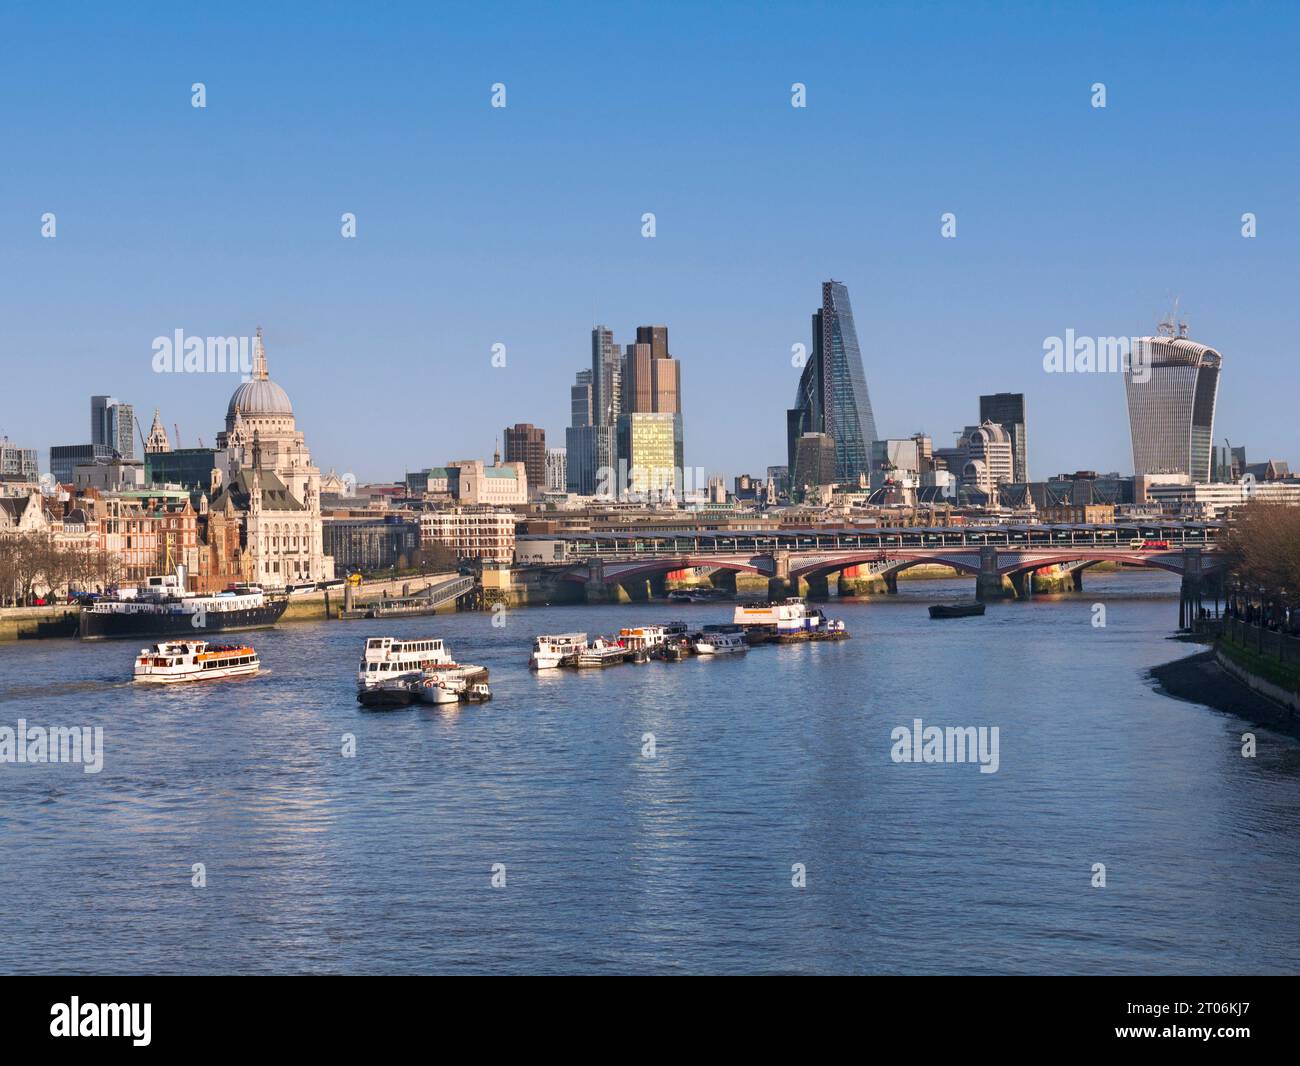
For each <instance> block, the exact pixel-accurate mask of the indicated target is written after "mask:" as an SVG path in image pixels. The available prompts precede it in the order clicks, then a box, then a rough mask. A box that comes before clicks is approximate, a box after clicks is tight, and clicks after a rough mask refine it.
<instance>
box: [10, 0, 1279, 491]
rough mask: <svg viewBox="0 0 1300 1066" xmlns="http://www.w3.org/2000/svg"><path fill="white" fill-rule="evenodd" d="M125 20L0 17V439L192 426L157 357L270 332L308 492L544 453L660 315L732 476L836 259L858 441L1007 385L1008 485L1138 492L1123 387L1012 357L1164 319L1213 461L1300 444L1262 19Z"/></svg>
mask: <svg viewBox="0 0 1300 1066" xmlns="http://www.w3.org/2000/svg"><path fill="white" fill-rule="evenodd" d="M118 7H119V8H120V10H110V9H109V6H108V5H91V4H84V5H80V4H78V5H55V4H48V3H17V4H15V3H9V4H7V5H6V6H5V8H4V9H3V12H2V13H0V99H2V100H3V106H0V371H2V376H0V433H3V434H7V435H8V436H9V437H10V438H12V439H14V440H16V441H18V442H20V443H23V444H25V445H27V446H31V447H37V448H39V449H41V451H42V455H41V461H42V464H44V463H45V461H46V458H47V454H46V449H48V447H49V446H50V445H51V444H60V443H77V442H80V441H83V440H85V439H87V438H88V435H89V424H88V423H89V397H90V395H91V394H92V393H95V392H105V393H112V394H114V395H117V396H119V397H121V398H122V399H125V400H127V401H129V402H132V403H134V404H135V405H136V407H137V410H138V411H139V412H140V413H141V416H142V417H143V418H144V419H145V420H146V422H147V420H148V419H149V417H150V416H151V415H152V410H153V408H154V407H160V408H161V409H162V413H163V417H164V420H165V421H166V423H167V425H168V427H169V432H170V427H171V425H172V423H173V422H177V423H179V424H180V429H181V437H182V443H184V444H186V445H190V446H192V445H193V444H195V443H196V441H197V438H198V437H200V436H201V437H202V438H203V440H204V441H205V443H208V444H211V443H212V440H213V438H214V436H215V434H216V432H217V431H218V430H219V429H220V428H221V426H222V420H223V418H224V414H225V407H226V401H227V399H228V397H229V394H230V392H231V391H232V389H233V388H234V384H235V382H234V381H233V380H226V379H224V378H217V377H214V376H211V375H183V374H182V375H172V376H169V377H163V376H159V375H156V374H154V373H153V371H152V368H151V363H150V360H151V356H152V351H151V342H152V339H153V338H154V337H156V336H158V335H163V334H167V335H170V334H171V333H172V332H173V331H174V330H176V329H183V330H184V331H185V332H186V333H187V334H192V335H198V336H206V335H230V334H250V333H251V332H252V330H253V328H254V327H255V326H256V325H259V324H260V325H262V326H263V327H264V328H265V331H266V340H267V349H268V356H269V360H270V366H271V373H272V376H273V377H274V378H275V379H276V380H277V381H279V382H280V383H281V384H282V385H283V386H284V387H285V388H286V389H287V390H288V392H289V394H290V396H291V397H292V398H293V401H294V405H295V409H296V412H297V414H298V419H299V428H301V429H303V430H304V431H305V432H306V433H307V439H308V443H309V444H310V446H311V449H312V452H313V456H314V458H315V459H316V461H317V463H318V464H319V465H320V466H321V467H322V469H328V468H331V467H333V468H336V469H337V470H339V471H340V472H344V471H352V472H354V473H355V474H356V475H357V476H358V477H359V478H361V479H362V480H369V479H376V480H392V479H396V478H398V477H400V476H401V474H402V472H403V471H404V470H405V469H408V468H409V469H415V468H418V467H421V466H427V465H432V464H437V463H441V462H443V461H446V460H448V459H452V458H461V457H468V456H486V455H488V454H490V452H491V450H492V447H493V442H494V439H495V438H497V437H498V436H499V435H500V433H501V429H502V427H503V426H505V425H507V424H512V423H514V422H517V421H519V422H524V421H527V422H533V423H535V424H538V425H541V426H543V427H544V428H545V429H546V431H547V437H548V442H550V443H552V444H553V445H554V444H561V445H562V444H563V436H564V426H565V425H566V423H567V421H568V386H569V384H570V383H571V381H572V378H573V373H574V371H575V370H577V369H578V368H580V367H581V366H583V365H586V364H587V363H588V362H589V358H590V330H591V326H592V325H593V324H594V323H595V322H602V323H605V324H608V325H609V326H611V327H612V328H613V329H614V330H615V333H616V336H617V337H618V339H619V340H620V341H623V342H625V341H628V340H630V339H632V334H633V331H634V328H635V327H636V326H637V325H638V324H647V323H666V324H667V325H668V327H669V336H670V346H671V349H672V352H673V354H674V355H675V356H677V357H678V358H679V359H680V360H681V362H682V366H683V372H682V377H683V393H684V411H685V425H686V460H687V462H688V464H690V465H693V466H694V465H700V466H703V467H705V468H706V470H707V471H708V472H709V473H713V472H722V473H726V474H728V475H733V474H736V473H739V472H741V471H750V472H753V473H762V471H763V469H764V468H765V467H766V466H767V465H768V464H771V463H782V462H784V461H785V441H784V410H785V408H786V407H787V406H788V404H789V403H790V402H791V399H792V397H793V393H794V388H795V383H796V380H797V376H798V370H797V369H796V368H794V367H792V366H791V364H790V348H791V345H792V344H794V343H796V342H803V343H807V342H808V339H809V338H808V329H809V314H810V313H811V312H812V310H813V309H814V308H815V307H816V305H817V302H818V300H819V298H820V282H821V281H822V280H824V279H826V278H830V277H834V278H837V279H839V280H842V281H844V282H845V283H846V284H847V285H848V286H849V291H850V293H851V296H852V300H853V306H854V310H855V313H856V317H857V324H858V332H859V339H860V341H861V344H862V349H863V353H864V359H865V365H866V373H867V379H868V383H869V386H870V390H871V396H872V401H873V404H874V406H875V410H876V419H877V424H878V427H879V429H880V431H881V433H882V434H887V435H890V436H904V435H907V434H910V433H912V432H915V431H916V430H919V429H924V430H926V431H928V432H930V433H931V434H932V435H933V436H934V437H935V440H936V444H937V445H940V446H943V445H948V444H950V443H951V432H952V431H953V430H957V429H960V428H961V427H962V426H964V425H966V424H968V423H970V422H972V421H974V419H975V416H976V414H977V397H978V395H979V393H981V392H985V391H988V392H992V391H1023V392H1025V393H1026V394H1027V396H1028V405H1029V419H1030V426H1029V434H1030V472H1031V476H1033V477H1035V478H1044V477H1047V476H1049V475H1052V474H1056V473H1060V472H1062V471H1067V470H1070V471H1072V470H1075V469H1079V468H1095V469H1099V470H1112V469H1119V470H1123V471H1129V470H1131V467H1132V460H1131V453H1130V450H1129V443H1128V428H1127V420H1126V414H1125V408H1124V399H1123V388H1122V384H1121V382H1120V381H1119V379H1118V378H1116V377H1114V376H1110V375H1092V376H1079V375H1048V374H1045V373H1044V371H1043V369H1042V351H1043V340H1044V338H1045V337H1049V336H1059V335H1063V334H1064V332H1065V330H1066V329H1069V328H1073V329H1074V330H1075V331H1076V333H1078V334H1080V335H1134V334H1137V335H1141V334H1146V333H1150V332H1151V331H1152V329H1153V327H1154V324H1155V322H1156V321H1157V320H1158V319H1159V318H1160V317H1161V316H1162V315H1163V314H1164V313H1165V312H1167V311H1168V310H1169V309H1170V307H1171V305H1172V303H1173V301H1174V300H1175V299H1178V300H1179V301H1180V306H1181V309H1182V312H1183V315H1184V317H1185V318H1186V319H1187V321H1188V322H1189V324H1190V327H1191V333H1192V336H1193V337H1194V338H1195V339H1198V340H1201V341H1203V342H1204V343H1207V344H1210V345H1213V346H1215V347H1217V348H1218V349H1219V350H1220V351H1221V352H1222V353H1223V356H1224V377H1223V384H1222V388H1221V391H1220V402H1219V412H1218V419H1217V422H1216V429H1215V435H1216V438H1218V439H1219V441H1220V442H1221V441H1222V438H1224V437H1225V436H1226V437H1229V438H1230V439H1231V440H1232V443H1233V444H1245V445H1246V447H1247V449H1248V453H1249V454H1250V455H1251V456H1252V457H1253V458H1258V459H1262V458H1264V457H1266V456H1277V457H1283V458H1289V459H1291V460H1292V461H1300V440H1298V437H1300V430H1298V429H1297V426H1298V425H1300V419H1297V417H1296V398H1297V397H1296V394H1297V389H1296V385H1297V373H1296V369H1295V345H1296V340H1295V338H1296V337H1297V336H1300V329H1298V328H1297V326H1298V325H1300V323H1298V322H1297V318H1298V317H1300V311H1297V301H1296V299H1295V286H1296V279H1297V270H1296V267H1297V239H1298V238H1300V208H1298V207H1297V204H1296V198H1295V187H1296V185H1295V179H1296V174H1297V162H1298V159H1297V155H1298V149H1297V145H1298V144H1300V139H1298V138H1297V133H1298V132H1300V130H1298V129H1297V126H1298V121H1297V117H1296V116H1297V115H1300V78H1297V77H1296V75H1295V68H1294V56H1295V55H1296V53H1297V46H1298V45H1300V40H1298V39H1297V38H1300V14H1298V13H1297V10H1296V8H1295V7H1294V6H1285V5H1265V4H1257V5H1248V4H1238V5H1232V6H1230V7H1229V6H1226V5H1205V4H1190V5H1189V4H1176V5H1173V4H1171V5H1156V4H1138V5H1133V4H1118V3H1117V4H1090V5H1082V4H1072V5H1068V6H1067V5H1055V4H1051V5H1048V4H1038V5H1011V4H954V5H944V4H929V5H898V6H894V5H884V6H867V5H862V4H804V5H786V4H772V5H753V4H745V5H740V4H730V3H721V4H713V5H710V6H709V7H708V8H707V9H703V10H698V9H697V8H696V6H695V5H684V4H683V5H674V4H664V3H654V4H609V5H600V4H590V5H588V4H553V5H545V6H542V5H533V4H529V5H524V4H520V5H492V4H476V5H473V7H472V9H470V8H468V7H464V8H462V7H461V6H459V5H458V6H455V7H454V8H452V7H450V6H449V7H448V9H446V10H444V9H442V8H440V7H435V6H432V5H422V4H421V5H417V4H382V3H368V4H364V5H362V4H352V5H342V4H337V5H312V6H310V7H308V6H307V5H301V7H300V8H299V9H298V10H297V11H296V13H295V12H294V11H293V10H291V8H290V6H289V5H284V6H281V5H252V4H249V5H243V4H237V3H225V4H221V5H215V4H214V5H204V6H203V7H184V8H181V7H176V6H174V5H165V4H158V5H147V4H135V3H133V4H130V5H118ZM196 81H201V82H203V83H204V84H205V85H206V87H207V103H208V106H207V107H206V108H205V109H202V110H199V109H195V108H193V107H191V105H190V96H191V93H190V86H191V84H192V83H193V82H196ZM796 81H798V82H803V83H805V84H806V85H807V94H808V106H807V108H806V109H801V110H797V109H794V108H792V107H791V106H790V86H791V84H792V83H793V82H796ZM1099 81H1100V82H1104V83H1105V85H1106V90H1107V107H1106V108H1105V109H1094V108H1093V107H1091V106H1090V97H1091V90H1090V87H1091V85H1092V84H1093V83H1094V82H1099ZM494 82H504V83H505V85H506V86H507V94H508V96H507V100H508V106H507V107H506V108H504V109H493V108H492V107H490V106H489V100H490V92H491V86H492V84H493V83H494ZM345 211H346V212H353V213H355V214H356V216H357V227H358V236H357V238H356V239H355V240H345V239H343V238H342V237H340V235H339V227H340V221H339V219H340V215H341V214H342V213H343V212H345ZM647 211H651V212H654V213H655V215H656V216H657V229H658V235H657V236H656V237H655V238H654V239H653V240H647V239H644V238H643V237H642V236H641V234H640V229H641V223H640V219H641V215H642V213H643V212H647ZM45 212H54V213H55V214H56V216H57V220H58V221H57V225H58V230H57V237H56V238H55V239H53V240H48V239H43V238H42V237H41V235H40V219H41V215H42V214H43V213H45ZM944 212H953V213H955V214H956V216H957V227H958V228H957V237H956V238H955V239H952V240H945V239H942V238H941V237H940V216H941V215H942V214H943V213H944ZM1244 212H1253V213H1255V215H1256V216H1257V219H1258V236H1257V237H1256V238H1255V239H1253V240H1246V239H1243V238H1242V236H1241V233H1240V231H1241V221H1240V219H1241V215H1242V214H1243V213H1244ZM496 343H503V344H505V345H506V347H507V365H506V367H504V368H494V367H493V366H492V365H491V350H492V345H493V344H496Z"/></svg>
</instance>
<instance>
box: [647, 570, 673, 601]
mask: <svg viewBox="0 0 1300 1066" xmlns="http://www.w3.org/2000/svg"><path fill="white" fill-rule="evenodd" d="M647 585H648V590H649V594H650V596H651V597H652V598H653V599H656V600H662V599H663V598H664V597H666V596H667V595H668V575H667V574H666V573H664V574H652V575H651V576H650V579H649V580H648V582H647Z"/></svg>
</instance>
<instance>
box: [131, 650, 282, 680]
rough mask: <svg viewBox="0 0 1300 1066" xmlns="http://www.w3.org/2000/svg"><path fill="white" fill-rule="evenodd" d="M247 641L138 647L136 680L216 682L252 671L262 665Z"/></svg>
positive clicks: (251, 672) (254, 671) (253, 672)
mask: <svg viewBox="0 0 1300 1066" xmlns="http://www.w3.org/2000/svg"><path fill="white" fill-rule="evenodd" d="M261 665H262V664H261V662H260V661H259V660H258V658H257V652H255V651H254V650H253V649H252V648H250V647H249V646H248V645H247V644H209V643H208V642H207V641H206V640H167V641H163V642H162V643H161V644H155V645H154V646H153V647H152V648H141V649H140V654H139V655H137V656H136V659H135V676H134V679H135V680H136V681H143V682H146V683H148V684H151V685H171V684H175V683H177V682H179V681H216V680H218V679H220V678H223V677H242V676H244V675H246V674H255V673H257V671H258V669H259V668H260V667H261Z"/></svg>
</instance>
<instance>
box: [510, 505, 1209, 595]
mask: <svg viewBox="0 0 1300 1066" xmlns="http://www.w3.org/2000/svg"><path fill="white" fill-rule="evenodd" d="M1223 528H1224V524H1223V523H1222V522H1179V521H1168V520H1143V521H1130V522H1124V521H1120V522H1112V523H1105V524H1095V523H1087V524H1084V523H1079V524H1056V525H1049V524H1042V525H1039V524H1032V525H1031V524H1023V525H1021V524H1009V525H979V526H937V527H908V528H858V529H847V528H846V529H826V528H816V529H783V530H754V531H747V530H718V531H698V530H689V531H680V532H668V531H654V532H647V531H644V530H632V531H628V532H622V531H620V532H607V533H554V534H550V533H534V534H525V535H522V536H520V537H519V538H518V539H517V541H516V546H515V560H516V563H515V565H516V568H519V567H523V568H528V569H534V568H537V569H540V570H543V571H546V572H547V573H548V574H549V576H550V578H551V579H552V580H558V581H561V582H567V583H576V584H578V585H583V586H585V593H586V597H585V598H586V599H588V600H590V601H593V602H603V601H605V600H607V599H609V598H611V593H613V594H615V595H616V594H617V590H618V589H619V588H622V589H623V591H624V592H625V593H626V594H627V595H628V596H629V597H630V598H632V599H641V598H644V596H645V595H647V594H651V595H653V594H660V595H662V593H663V590H664V581H665V579H666V577H667V575H668V574H670V573H672V572H674V571H677V570H686V569H690V568H696V567H704V568H708V569H710V570H711V571H712V572H713V578H712V580H713V581H714V583H715V584H721V585H723V586H724V587H726V585H727V582H728V581H730V585H731V587H733V588H734V584H735V577H734V575H735V574H740V573H748V574H754V575H759V576H762V577H766V578H767V579H768V589H769V595H771V596H773V597H774V598H776V597H781V596H785V595H791V594H794V593H796V592H797V591H798V590H799V588H800V584H799V583H800V580H801V579H802V580H803V581H805V582H807V584H808V588H809V591H810V593H812V594H813V595H817V594H819V593H820V594H825V593H826V591H827V582H828V580H829V578H830V577H831V576H832V575H834V574H837V573H842V572H843V571H845V570H847V569H849V568H850V567H855V568H856V575H857V577H859V578H868V579H871V578H875V579H879V580H880V582H881V583H882V584H883V585H884V587H885V588H886V590H887V591H889V592H896V591H897V578H898V574H899V573H901V572H902V571H904V570H906V569H908V568H909V567H913V566H918V565H922V564H931V565H938V566H948V567H952V568H953V569H954V570H957V571H959V572H962V573H968V574H972V575H974V576H975V578H976V594H977V595H978V596H979V597H980V598H983V599H987V598H994V597H999V596H1006V595H1014V596H1017V597H1022V596H1025V595H1027V594H1028V592H1029V590H1030V575H1031V574H1033V573H1034V572H1035V571H1041V570H1043V569H1044V568H1053V569H1054V571H1055V572H1056V573H1058V574H1068V575H1069V576H1070V578H1071V583H1072V585H1073V587H1074V588H1076V589H1081V588H1082V587H1083V585H1082V574H1083V571H1084V570H1086V569H1087V568H1088V567H1090V566H1095V565H1096V564H1098V563H1103V562H1106V563H1127V564H1131V565H1136V566H1145V567H1153V568H1156V569H1160V570H1167V571H1170V572H1171V573H1175V574H1179V575H1181V576H1182V577H1183V579H1184V581H1183V584H1184V588H1188V587H1194V588H1196V589H1199V588H1200V586H1201V581H1202V578H1203V577H1205V576H1209V575H1211V574H1212V573H1213V572H1215V571H1216V570H1217V569H1218V566H1219V561H1218V559H1217V558H1216V556H1217V554H1218V545H1217V541H1218V538H1219V537H1220V536H1221V534H1222V531H1223ZM719 579H720V580H719ZM1008 586H1009V587H1008Z"/></svg>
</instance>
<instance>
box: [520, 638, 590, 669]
mask: <svg viewBox="0 0 1300 1066" xmlns="http://www.w3.org/2000/svg"><path fill="white" fill-rule="evenodd" d="M586 646H587V634H586V633H552V634H549V635H545V636H540V637H538V638H537V639H536V640H534V641H533V654H532V657H531V658H530V659H529V660H528V665H529V666H531V667H532V668H533V669H534V670H555V669H557V668H559V667H561V666H573V665H574V664H575V663H576V662H577V659H578V652H580V651H581V650H582V649H583V648H585V647H586Z"/></svg>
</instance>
